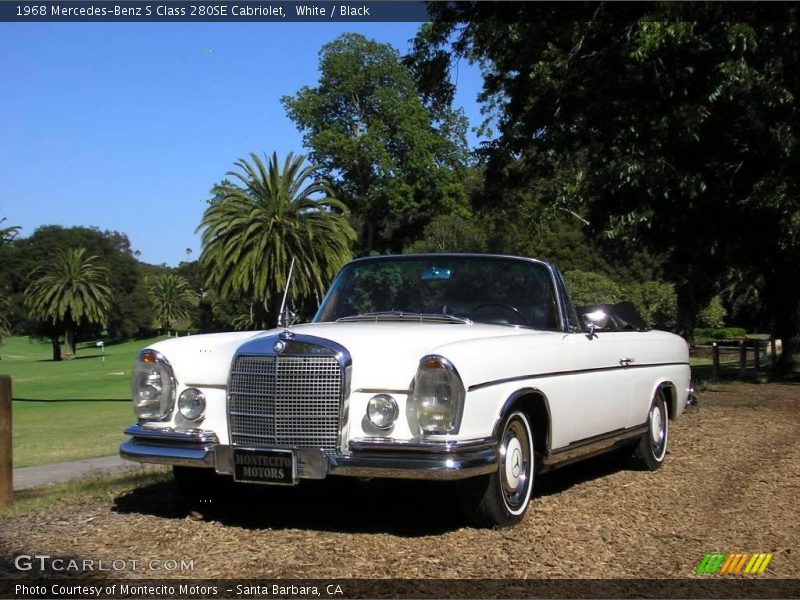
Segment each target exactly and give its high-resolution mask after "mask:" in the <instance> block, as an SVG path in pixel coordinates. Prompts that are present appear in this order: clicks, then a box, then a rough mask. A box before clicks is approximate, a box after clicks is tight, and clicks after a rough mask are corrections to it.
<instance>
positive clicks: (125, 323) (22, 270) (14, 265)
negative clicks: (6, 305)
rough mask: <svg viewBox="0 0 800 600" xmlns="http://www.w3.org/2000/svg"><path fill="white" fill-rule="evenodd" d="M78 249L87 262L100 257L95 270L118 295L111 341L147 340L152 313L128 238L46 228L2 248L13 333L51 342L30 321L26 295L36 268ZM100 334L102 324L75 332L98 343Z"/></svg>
mask: <svg viewBox="0 0 800 600" xmlns="http://www.w3.org/2000/svg"><path fill="white" fill-rule="evenodd" d="M77 247H81V248H86V254H87V256H90V255H91V256H96V257H97V259H96V262H95V264H96V265H97V266H100V267H105V268H106V269H108V285H109V287H111V288H112V289H113V290H114V295H113V298H112V303H111V307H110V309H109V311H108V318H107V323H106V326H105V329H106V333H107V335H108V336H109V337H110V338H114V339H122V338H129V337H133V336H139V335H145V334H148V333H149V332H150V331H151V330H152V313H151V310H150V307H149V304H148V301H147V292H146V290H145V289H144V287H143V279H144V277H143V273H142V267H143V265H141V264H140V263H139V262H138V261H137V260H136V258H135V256H134V254H133V252H132V251H131V247H130V242H129V241H128V238H127V236H126V235H125V234H123V233H120V232H117V231H100V230H99V229H96V228H90V227H62V226H60V225H43V226H41V227H38V228H37V229H36V230H35V231H34V232H33V234H32V235H30V236H29V237H26V238H16V239H14V240H13V241H11V242H9V243H7V244H5V245H3V246H2V247H0V264H2V268H0V287H5V289H6V290H7V291H8V295H9V298H10V301H11V315H10V320H11V326H12V330H13V331H14V332H15V333H17V334H28V335H35V336H44V337H47V338H49V337H51V336H50V332H48V331H42V330H41V329H42V327H41V323H40V322H37V321H35V320H31V319H30V318H29V316H28V315H27V313H26V311H25V310H24V298H23V295H24V292H25V289H26V288H27V287H28V285H29V284H30V283H31V281H32V278H31V273H32V272H33V271H34V270H35V269H36V268H37V267H39V266H40V265H42V264H44V263H46V262H49V261H51V260H52V257H53V256H55V255H56V254H57V253H58V251H59V250H61V249H64V248H77ZM100 334H101V326H100V325H99V324H92V323H88V322H85V323H82V324H81V325H80V327H79V328H78V329H77V330H76V339H77V341H80V340H86V339H95V338H96V337H97V336H98V335H100Z"/></svg>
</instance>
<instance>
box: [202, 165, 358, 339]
mask: <svg viewBox="0 0 800 600" xmlns="http://www.w3.org/2000/svg"><path fill="white" fill-rule="evenodd" d="M304 162H305V159H304V157H302V156H297V157H295V156H293V155H292V154H291V153H290V154H289V155H288V156H287V157H286V160H285V161H284V163H283V167H282V168H281V167H280V165H279V164H278V157H277V155H276V154H274V153H273V155H272V158H271V159H269V161H268V164H266V165H265V164H264V162H263V161H262V160H261V159H260V158H259V157H258V156H256V155H255V154H251V155H250V161H249V162H248V161H246V160H243V159H240V160H238V161H237V162H236V163H235V164H236V166H237V167H238V168H239V171H235V172H230V173H228V174H229V175H230V176H231V177H233V178H235V179H236V180H238V182H239V184H240V185H234V184H227V185H219V186H215V187H214V189H213V190H212V193H213V194H214V196H215V197H216V199H215V200H214V201H213V202H212V203H211V204H210V205H209V207H208V208H207V209H206V211H205V213H204V214H203V219H202V221H201V223H200V226H199V227H198V231H199V230H202V241H203V249H202V253H201V255H200V265H201V267H202V268H203V270H204V272H205V273H206V283H207V287H209V288H211V289H214V290H216V291H218V293H219V294H220V296H221V297H222V298H230V297H237V296H238V297H244V298H247V299H249V300H250V302H251V321H252V322H253V324H259V325H263V326H269V327H271V326H274V325H275V323H276V321H277V312H278V308H279V307H278V306H276V305H277V303H278V298H279V297H280V294H282V292H283V290H284V289H285V287H286V278H287V275H288V272H289V267H290V264H291V262H292V259H294V261H295V264H294V273H293V277H292V283H291V288H290V297H291V298H293V299H297V298H302V297H307V296H315V295H316V296H318V297H320V296H321V295H322V294H323V293H324V291H325V289H326V287H327V285H328V283H329V282H330V281H331V279H333V276H334V275H335V274H336V272H337V271H338V270H339V269H340V268H341V266H342V265H343V264H344V263H345V262H347V260H349V258H350V245H351V243H352V241H353V240H354V239H355V233H354V232H353V229H352V228H351V227H350V225H349V224H348V223H347V221H346V219H345V215H346V213H347V209H346V207H345V205H344V204H343V203H342V202H340V201H339V200H338V199H336V198H335V196H334V192H333V190H332V189H331V187H330V184H329V183H328V182H327V181H325V180H324V179H316V178H315V175H316V173H317V171H318V167H315V166H304ZM259 305H260V306H261V307H263V314H259V313H258V312H257V309H258V307H259Z"/></svg>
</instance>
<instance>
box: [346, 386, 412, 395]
mask: <svg viewBox="0 0 800 600" xmlns="http://www.w3.org/2000/svg"><path fill="white" fill-rule="evenodd" d="M353 393H354V394H397V395H398V396H404V395H405V396H410V395H411V394H413V393H414V390H413V389H407V390H385V389H381V388H359V389H357V390H353Z"/></svg>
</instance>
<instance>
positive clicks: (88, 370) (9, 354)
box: [0, 337, 154, 467]
mask: <svg viewBox="0 0 800 600" xmlns="http://www.w3.org/2000/svg"><path fill="white" fill-rule="evenodd" d="M153 341H154V339H150V340H136V341H132V342H125V343H120V344H113V345H109V346H106V348H105V352H102V351H101V350H100V348H97V347H95V346H94V345H93V344H92V345H85V346H81V345H79V346H78V352H77V357H76V359H75V360H70V361H62V362H53V360H52V353H51V349H50V344H49V343H41V342H37V341H31V340H29V339H28V338H27V337H12V338H9V339H7V340H6V341H5V342H3V343H2V344H0V373H3V374H6V375H10V376H11V380H12V387H13V396H14V402H13V407H12V410H13V414H12V418H13V436H14V440H13V441H14V467H29V466H33V465H41V464H46V463H51V462H59V461H64V460H77V459H81V458H91V457H95V456H106V455H109V454H114V453H116V452H117V449H118V447H119V443H120V441H122V439H123V437H124V436H123V435H122V430H123V429H124V428H125V427H126V426H127V425H129V424H130V423H132V422H133V421H135V417H134V415H133V409H132V408H131V403H130V377H131V365H132V363H133V359H134V356H136V353H137V352H138V351H139V350H141V349H142V348H143V347H144V346H146V345H147V344H149V343H151V342H153Z"/></svg>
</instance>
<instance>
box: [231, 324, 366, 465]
mask: <svg viewBox="0 0 800 600" xmlns="http://www.w3.org/2000/svg"><path fill="white" fill-rule="evenodd" d="M279 340H280V341H282V342H283V343H284V349H283V350H282V351H281V352H280V353H278V352H276V348H278V347H280V346H279V345H276V342H278V341H279ZM349 379H350V355H349V353H348V352H347V351H346V350H345V349H344V348H343V347H342V346H340V345H338V344H336V343H335V342H332V341H330V340H325V339H322V338H316V337H313V336H304V335H294V334H292V333H291V332H288V331H284V332H281V333H280V334H278V335H271V336H267V337H264V338H259V339H257V340H253V341H251V342H248V343H246V344H244V345H242V346H241V347H240V348H239V350H238V351H237V352H236V354H235V355H234V357H233V361H232V363H231V370H230V376H229V379H228V428H229V433H230V440H231V444H233V445H234V446H240V447H247V448H319V449H322V450H325V451H336V450H340V449H342V448H343V446H344V439H343V438H344V435H343V429H344V426H345V424H346V422H347V399H348V396H349Z"/></svg>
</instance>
